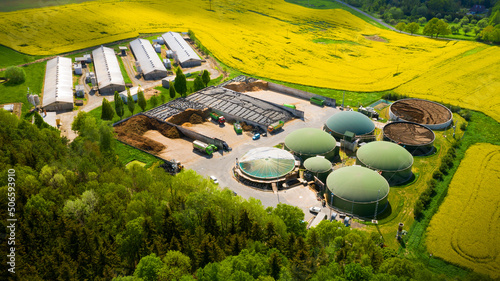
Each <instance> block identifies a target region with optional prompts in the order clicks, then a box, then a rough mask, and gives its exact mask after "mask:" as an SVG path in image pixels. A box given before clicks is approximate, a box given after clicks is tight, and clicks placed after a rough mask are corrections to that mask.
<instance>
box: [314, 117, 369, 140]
mask: <svg viewBox="0 0 500 281" xmlns="http://www.w3.org/2000/svg"><path fill="white" fill-rule="evenodd" d="M323 128H324V130H325V131H326V132H328V133H331V134H332V135H333V136H334V137H336V138H338V139H342V138H343V137H344V135H345V134H346V132H352V133H354V135H355V136H356V137H360V136H365V137H368V138H370V137H371V136H370V135H371V134H372V133H373V131H374V130H375V124H374V123H373V122H372V120H370V118H368V117H366V116H365V115H364V114H362V113H359V112H356V111H342V112H339V113H337V114H334V115H332V116H331V117H330V118H328V120H326V123H325V126H324V127H323Z"/></svg>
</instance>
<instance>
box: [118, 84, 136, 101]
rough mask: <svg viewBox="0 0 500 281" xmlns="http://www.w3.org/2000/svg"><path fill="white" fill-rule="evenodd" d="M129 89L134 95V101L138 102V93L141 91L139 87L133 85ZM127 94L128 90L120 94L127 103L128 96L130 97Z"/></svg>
mask: <svg viewBox="0 0 500 281" xmlns="http://www.w3.org/2000/svg"><path fill="white" fill-rule="evenodd" d="M129 90H130V95H131V96H132V98H133V99H134V101H135V102H137V93H138V92H139V87H132V88H130V89H129ZM127 94H128V92H127V90H125V91H123V92H121V93H120V94H119V95H120V97H121V98H122V100H123V102H124V103H125V104H127V98H128V95H127Z"/></svg>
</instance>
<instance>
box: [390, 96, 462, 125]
mask: <svg viewBox="0 0 500 281" xmlns="http://www.w3.org/2000/svg"><path fill="white" fill-rule="evenodd" d="M389 115H390V117H391V120H395V121H407V122H413V123H417V124H421V125H425V126H427V127H429V129H431V130H442V129H445V128H446V127H448V126H450V124H451V122H452V121H453V114H452V113H451V111H450V110H449V109H448V108H447V107H445V106H443V105H442V104H439V103H436V102H433V101H428V100H421V99H402V100H398V101H395V102H394V103H393V104H391V106H390V107H389Z"/></svg>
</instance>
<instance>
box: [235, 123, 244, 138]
mask: <svg viewBox="0 0 500 281" xmlns="http://www.w3.org/2000/svg"><path fill="white" fill-rule="evenodd" d="M233 127H234V131H235V132H236V133H237V134H238V135H239V134H241V133H243V129H242V128H241V125H240V122H235V123H234V125H233Z"/></svg>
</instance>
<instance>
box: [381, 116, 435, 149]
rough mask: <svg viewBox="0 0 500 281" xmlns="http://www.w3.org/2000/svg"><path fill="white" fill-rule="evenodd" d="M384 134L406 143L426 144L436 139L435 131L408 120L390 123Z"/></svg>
mask: <svg viewBox="0 0 500 281" xmlns="http://www.w3.org/2000/svg"><path fill="white" fill-rule="evenodd" d="M384 135H386V136H387V137H389V138H390V139H392V140H394V141H396V142H401V143H402V144H405V145H426V144H429V143H431V142H433V141H434V133H433V132H432V131H431V130H430V129H427V128H425V127H424V126H421V125H417V124H411V123H406V122H397V123H389V124H388V125H386V126H385V127H384Z"/></svg>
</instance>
